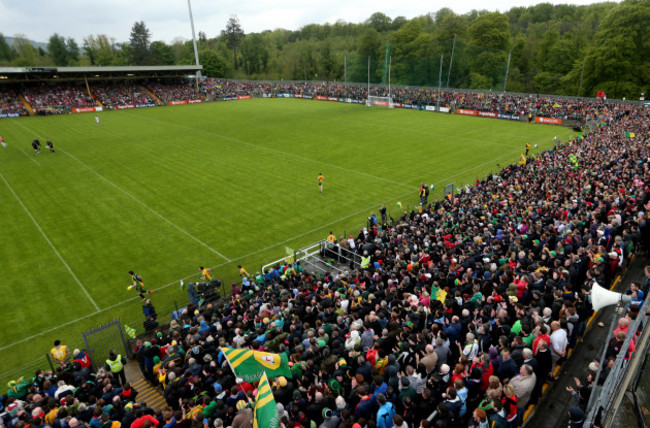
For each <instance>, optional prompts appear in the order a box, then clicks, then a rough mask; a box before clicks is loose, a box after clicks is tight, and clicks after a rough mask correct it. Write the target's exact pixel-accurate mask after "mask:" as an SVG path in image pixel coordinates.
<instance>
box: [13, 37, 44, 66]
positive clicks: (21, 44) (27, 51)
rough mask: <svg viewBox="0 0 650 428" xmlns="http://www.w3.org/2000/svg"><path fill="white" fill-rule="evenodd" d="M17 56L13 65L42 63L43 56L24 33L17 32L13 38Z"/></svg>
mask: <svg viewBox="0 0 650 428" xmlns="http://www.w3.org/2000/svg"><path fill="white" fill-rule="evenodd" d="M13 45H14V49H15V51H16V56H15V57H14V60H13V65H15V66H18V67H29V66H34V65H41V63H42V62H41V58H40V55H39V52H38V50H37V49H36V48H34V46H33V45H32V44H31V43H30V42H29V40H27V37H26V36H25V35H23V34H17V35H16V36H15V37H14V40H13Z"/></svg>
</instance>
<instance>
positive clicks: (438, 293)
mask: <svg viewBox="0 0 650 428" xmlns="http://www.w3.org/2000/svg"><path fill="white" fill-rule="evenodd" d="M431 295H432V296H433V297H434V298H435V299H436V300H439V301H441V302H442V303H445V300H446V299H447V292H446V291H445V290H441V289H440V288H437V287H431Z"/></svg>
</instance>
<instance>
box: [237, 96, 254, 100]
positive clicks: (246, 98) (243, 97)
mask: <svg viewBox="0 0 650 428" xmlns="http://www.w3.org/2000/svg"><path fill="white" fill-rule="evenodd" d="M251 98H253V97H252V96H250V95H237V99H238V100H250V99H251Z"/></svg>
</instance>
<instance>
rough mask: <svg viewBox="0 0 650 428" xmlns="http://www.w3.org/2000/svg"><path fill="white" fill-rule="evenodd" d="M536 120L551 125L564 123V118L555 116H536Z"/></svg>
mask: <svg viewBox="0 0 650 428" xmlns="http://www.w3.org/2000/svg"><path fill="white" fill-rule="evenodd" d="M535 122H537V123H550V124H551V125H562V119H556V118H554V117H539V116H538V117H536V118H535Z"/></svg>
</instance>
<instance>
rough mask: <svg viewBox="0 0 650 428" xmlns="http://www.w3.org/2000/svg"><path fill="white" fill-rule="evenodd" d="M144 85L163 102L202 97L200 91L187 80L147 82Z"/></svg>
mask: <svg viewBox="0 0 650 428" xmlns="http://www.w3.org/2000/svg"><path fill="white" fill-rule="evenodd" d="M145 86H146V87H147V88H148V89H149V90H151V92H153V93H154V94H155V95H156V96H157V97H158V98H159V99H160V100H161V101H162V102H164V103H169V102H170V101H183V100H186V101H189V100H200V99H201V100H202V99H203V96H202V95H201V93H200V92H198V91H197V90H196V88H195V87H194V86H193V85H192V84H191V83H187V82H185V83H183V82H174V83H171V82H169V83H167V82H166V83H162V82H148V83H146V84H145Z"/></svg>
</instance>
